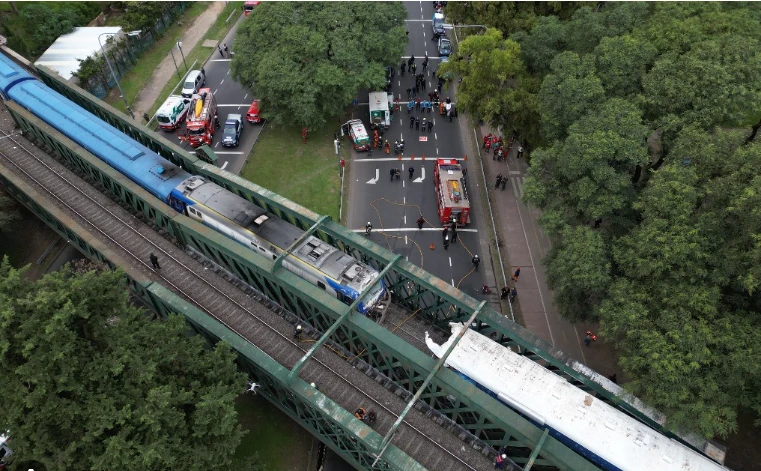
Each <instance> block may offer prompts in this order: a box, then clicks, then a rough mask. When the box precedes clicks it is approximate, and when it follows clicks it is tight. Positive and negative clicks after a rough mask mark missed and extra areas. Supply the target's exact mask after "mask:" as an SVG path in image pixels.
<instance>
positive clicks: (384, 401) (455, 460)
mask: <svg viewBox="0 0 761 471" xmlns="http://www.w3.org/2000/svg"><path fill="white" fill-rule="evenodd" d="M0 133H1V134H0V164H2V163H4V165H3V166H5V167H6V168H8V169H10V170H12V171H13V172H14V173H16V174H17V175H18V176H19V177H21V178H23V179H24V180H26V181H27V183H29V184H31V185H33V186H35V187H36V188H37V190H38V191H40V192H41V193H42V194H46V195H47V196H48V197H50V198H51V199H52V200H53V201H54V202H55V204H56V205H58V206H59V207H60V208H61V209H63V210H65V211H67V212H69V213H70V214H71V217H72V218H73V219H75V220H77V221H78V222H79V224H81V225H82V226H83V227H86V228H87V230H88V231H90V232H91V234H92V235H93V236H94V237H98V238H99V239H100V240H102V241H104V242H105V243H107V244H108V245H110V246H111V247H112V248H114V249H115V250H118V251H120V252H122V254H123V255H124V258H125V259H127V260H130V259H131V261H132V262H133V263H134V265H135V266H136V267H139V269H141V270H143V272H144V273H145V274H146V275H147V276H149V277H153V278H154V279H156V280H157V281H160V282H161V284H163V285H165V286H166V287H167V288H169V289H171V290H173V291H174V292H175V293H177V294H178V295H181V296H183V297H185V299H187V300H188V301H189V302H191V303H192V304H194V305H195V306H197V307H198V308H199V309H200V310H202V311H203V312H205V313H206V314H208V315H210V316H212V317H213V318H215V319H216V320H217V321H219V322H221V323H222V324H223V325H225V326H226V327H227V328H228V329H230V330H231V331H232V332H235V333H236V334H237V335H239V336H240V337H242V338H243V339H245V340H247V341H249V342H251V343H252V344H254V345H256V346H257V347H258V348H260V349H261V350H263V351H264V352H265V353H267V354H268V355H270V356H271V357H272V358H273V359H275V360H276V361H278V362H279V363H280V364H281V365H283V366H284V367H286V368H292V367H293V365H294V364H295V363H296V361H298V360H299V359H300V358H301V357H302V356H303V355H304V352H305V351H306V350H307V349H308V348H309V347H310V346H311V345H310V344H309V343H308V342H307V343H304V342H297V341H295V340H294V339H293V338H292V335H291V333H292V327H293V326H292V324H291V323H289V322H288V321H287V320H286V319H285V318H283V317H281V316H279V315H278V314H276V313H274V312H272V311H270V310H268V309H266V308H265V307H264V306H262V305H261V304H259V303H258V302H252V299H251V298H250V297H249V296H247V295H246V294H245V293H243V292H242V291H240V290H239V289H237V288H235V287H233V286H231V285H230V284H228V283H225V282H220V278H219V277H218V276H217V275H216V274H215V273H213V271H211V270H205V269H203V267H202V266H201V265H200V264H198V263H197V262H196V261H194V260H193V259H192V258H191V257H189V256H188V255H187V254H186V253H184V252H183V251H182V249H180V248H178V247H176V246H174V245H173V244H171V243H170V242H169V241H167V240H166V239H164V238H163V237H161V236H160V235H159V234H157V233H156V232H155V231H153V230H152V229H150V228H149V227H147V226H145V225H144V224H142V223H141V222H140V221H139V220H138V219H137V218H136V217H135V216H133V215H132V214H130V213H129V212H127V211H126V210H124V209H123V208H121V207H120V206H119V205H117V204H116V203H114V202H113V201H111V200H110V199H108V198H107V197H106V196H105V195H103V194H102V193H100V192H99V191H98V190H96V189H95V188H93V187H92V186H90V185H89V184H87V183H86V182H84V181H83V180H81V179H80V178H79V177H77V176H76V175H74V174H72V173H71V172H70V171H69V170H68V169H66V168H65V167H64V166H63V165H62V164H60V163H59V162H57V161H56V160H55V159H53V158H52V157H49V156H47V155H44V154H43V153H42V151H40V150H39V149H37V148H35V147H34V146H33V145H31V144H30V143H28V142H27V141H25V140H22V139H20V138H17V137H16V136H14V135H11V134H9V133H8V132H5V130H0ZM35 151H36V152H35ZM150 252H154V253H156V254H157V255H159V257H160V260H161V264H162V269H161V270H160V272H155V271H154V270H152V269H151V268H150V265H149V262H148V254H149V253H150ZM409 336H410V337H412V338H417V339H418V342H417V343H418V345H420V343H419V342H420V341H421V339H420V337H419V334H416V333H412V332H410V333H409ZM423 347H424V344H423ZM418 348H420V347H418ZM301 378H302V379H304V380H305V381H307V382H314V383H316V384H317V385H318V388H319V391H320V392H321V393H322V394H324V395H326V396H328V397H329V398H331V399H332V400H333V401H334V402H336V403H337V404H339V405H340V406H342V407H343V408H344V409H346V410H347V411H350V412H351V411H353V410H355V409H356V408H357V407H364V408H365V409H373V410H374V411H375V412H376V414H377V417H378V419H377V422H376V423H375V424H374V425H373V427H372V428H373V429H374V430H375V431H376V432H378V433H380V434H381V435H384V434H385V433H386V432H387V431H388V430H389V429H390V427H391V426H392V425H393V423H394V422H395V421H396V420H397V418H398V416H399V413H400V412H401V411H402V410H403V409H404V407H405V405H406V404H405V403H404V401H402V400H401V399H399V397H397V396H396V395H395V394H392V393H391V392H389V391H387V390H386V389H384V388H383V387H381V386H380V385H378V384H377V383H376V381H375V380H373V379H371V378H369V377H368V376H366V375H365V374H362V373H361V372H360V371H358V370H357V369H355V368H354V367H352V366H351V365H349V363H348V362H346V361H345V360H344V359H343V358H341V357H340V356H339V355H338V354H336V352H334V351H333V350H331V349H329V348H322V349H320V351H319V352H317V354H316V355H314V356H313V357H312V359H311V360H310V361H309V363H308V364H307V365H306V366H305V367H304V369H303V370H302V372H301ZM392 443H393V444H394V445H395V446H397V447H398V448H400V449H401V450H403V451H404V452H406V453H407V454H408V455H409V456H411V457H412V458H414V459H415V460H416V461H418V463H420V464H421V465H423V466H425V467H426V468H427V469H432V470H433V469H435V470H443V471H448V470H481V469H491V467H492V466H491V461H490V460H489V459H488V458H486V457H484V456H483V455H482V454H481V453H480V452H478V451H476V450H475V449H473V448H471V447H469V446H467V445H465V444H464V443H463V442H462V441H461V440H459V439H458V438H457V437H455V436H454V435H452V434H451V433H450V432H449V431H447V430H444V429H443V428H442V427H439V426H438V425H437V424H435V423H434V422H433V421H432V420H431V419H429V418H428V417H426V416H425V415H424V414H422V413H421V412H419V411H418V410H416V409H414V408H413V409H412V410H411V411H410V413H409V414H408V415H407V416H406V417H405V420H404V422H403V424H402V425H401V427H400V428H399V430H398V431H397V433H396V434H395V436H394V439H393V440H392ZM450 450H454V451H450Z"/></svg>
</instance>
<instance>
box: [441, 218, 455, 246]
mask: <svg viewBox="0 0 761 471" xmlns="http://www.w3.org/2000/svg"><path fill="white" fill-rule="evenodd" d="M442 236H443V237H444V250H449V244H450V242H451V243H452V244H456V243H457V221H452V223H451V224H448V225H446V226H444V231H443V232H442Z"/></svg>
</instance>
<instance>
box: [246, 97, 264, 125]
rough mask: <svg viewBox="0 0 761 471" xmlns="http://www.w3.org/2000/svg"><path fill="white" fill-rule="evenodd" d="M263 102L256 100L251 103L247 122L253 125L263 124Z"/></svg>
mask: <svg viewBox="0 0 761 471" xmlns="http://www.w3.org/2000/svg"><path fill="white" fill-rule="evenodd" d="M260 104H261V102H260V101H259V100H254V102H253V103H251V106H249V107H248V112H247V113H246V121H248V122H249V123H251V124H257V123H261V122H262V117H261V116H259V105H260Z"/></svg>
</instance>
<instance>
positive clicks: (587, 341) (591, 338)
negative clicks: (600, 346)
mask: <svg viewBox="0 0 761 471" xmlns="http://www.w3.org/2000/svg"><path fill="white" fill-rule="evenodd" d="M595 340H597V336H596V335H595V334H593V333H592V331H591V330H588V331H587V336H586V337H584V345H586V346H587V347H588V346H589V344H590V343H592V342H593V341H595Z"/></svg>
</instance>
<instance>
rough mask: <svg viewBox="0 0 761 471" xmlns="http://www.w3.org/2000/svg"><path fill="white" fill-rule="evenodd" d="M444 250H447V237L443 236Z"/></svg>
mask: <svg viewBox="0 0 761 471" xmlns="http://www.w3.org/2000/svg"><path fill="white" fill-rule="evenodd" d="M444 250H449V236H444Z"/></svg>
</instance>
